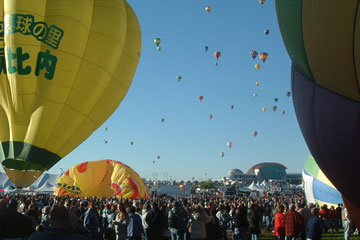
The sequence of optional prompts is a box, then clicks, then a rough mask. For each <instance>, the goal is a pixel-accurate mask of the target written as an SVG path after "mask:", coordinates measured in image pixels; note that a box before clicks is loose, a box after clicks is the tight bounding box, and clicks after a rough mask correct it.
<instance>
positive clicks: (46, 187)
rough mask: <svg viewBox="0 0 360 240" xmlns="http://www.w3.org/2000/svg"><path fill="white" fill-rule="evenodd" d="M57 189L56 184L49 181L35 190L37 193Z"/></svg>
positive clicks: (50, 191) (51, 191)
mask: <svg viewBox="0 0 360 240" xmlns="http://www.w3.org/2000/svg"><path fill="white" fill-rule="evenodd" d="M54 190H55V185H52V184H51V183H49V182H46V183H45V184H44V185H43V186H42V187H40V188H38V189H36V190H35V192H36V193H53V192H54Z"/></svg>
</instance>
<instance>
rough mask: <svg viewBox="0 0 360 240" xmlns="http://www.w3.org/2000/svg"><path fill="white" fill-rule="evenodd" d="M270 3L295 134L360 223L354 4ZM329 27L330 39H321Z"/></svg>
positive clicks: (359, 105)
mask: <svg viewBox="0 0 360 240" xmlns="http://www.w3.org/2000/svg"><path fill="white" fill-rule="evenodd" d="M328 3H329V2H328ZM276 5H277V14H278V19H279V26H280V29H281V33H282V37H283V40H284V43H285V45H286V49H287V51H288V53H289V56H290V58H291V60H292V63H293V64H292V73H291V81H292V82H291V85H292V87H291V89H292V95H293V96H292V97H293V100H294V101H293V102H294V107H295V113H296V117H297V120H298V122H299V126H300V129H301V132H302V134H303V136H304V139H305V141H306V143H307V146H308V147H309V149H310V151H311V154H312V156H314V158H315V161H316V163H317V164H318V165H319V167H320V169H321V170H322V171H323V172H324V174H325V175H326V176H327V178H328V179H329V180H330V181H331V182H332V183H333V184H334V186H335V187H336V188H337V189H338V190H339V191H340V192H341V193H342V195H343V199H344V201H345V204H346V206H347V207H350V208H349V209H348V210H349V213H350V216H351V218H352V220H354V219H355V223H356V224H357V226H358V227H360V219H358V217H359V216H360V192H359V191H354V183H358V182H360V174H358V171H359V170H358V169H360V161H359V159H360V148H359V146H360V138H359V132H360V124H359V115H360V91H359V76H360V75H359V66H360V65H359V57H358V56H359V54H360V48H359V44H360V41H359V36H360V35H359V34H358V31H359V28H358V21H359V15H358V4H357V2H356V1H332V2H331V3H330V4H325V5H324V1H311V0H301V1H296V3H295V4H288V3H286V2H285V1H276ZM310 6H311V7H310ZM315 23H316V24H315ZM295 26H296V27H295ZM329 31H330V32H331V35H332V37H331V38H330V39H326V40H324V39H321V38H323V36H324V35H326V34H328V33H329ZM324 56H326V57H324ZM340 113H341V114H340Z"/></svg>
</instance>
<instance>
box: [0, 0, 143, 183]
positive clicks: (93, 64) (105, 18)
mask: <svg viewBox="0 0 360 240" xmlns="http://www.w3.org/2000/svg"><path fill="white" fill-rule="evenodd" d="M0 8H1V11H0V12H1V13H0V15H1V18H2V19H5V25H6V24H8V25H9V26H11V28H6V31H4V36H3V37H1V39H0V48H2V49H4V50H5V52H6V57H5V56H4V55H2V56H0V58H1V61H0V62H1V63H2V65H1V66H2V67H1V69H0V70H1V71H2V73H3V74H2V75H1V84H0V99H1V100H0V123H1V125H0V126H1V127H0V139H1V152H2V154H1V157H0V162H1V163H2V166H3V167H4V170H5V171H6V173H7V175H8V176H9V178H10V179H11V181H12V182H13V183H14V184H15V185H16V186H17V187H26V186H29V185H30V184H31V183H32V182H34V181H35V180H36V178H37V177H38V176H40V175H41V173H42V172H44V171H45V170H47V169H49V168H51V167H52V166H53V165H55V164H56V163H57V162H58V161H59V160H60V159H61V158H63V157H65V156H66V155H67V154H69V153H70V152H71V151H72V150H73V149H75V148H76V147H77V146H79V145H80V144H81V143H82V142H83V141H84V140H85V139H87V138H88V137H89V136H90V135H91V133H92V132H94V131H95V130H96V129H97V128H99V127H100V126H101V125H102V124H103V123H104V121H105V120H106V119H107V118H108V117H109V116H110V115H111V114H112V113H113V112H114V111H115V110H116V108H117V107H118V106H119V104H120V102H121V100H122V99H123V98H124V97H125V95H126V93H127V91H128V89H129V87H130V85H131V82H132V78H133V75H134V73H135V71H136V68H137V64H138V61H139V56H140V51H141V33H140V25H139V23H138V20H137V17H136V15H135V13H134V12H133V10H132V9H131V7H130V6H129V5H128V3H127V2H126V1H124V0H109V1H107V2H106V3H102V2H101V1H97V2H96V3H94V2H93V1H46V2H44V1H8V0H5V1H3V3H2V4H1V6H0ZM79 9H83V10H84V12H82V13H81V12H79ZM85 10H86V11H85ZM85 12H87V13H88V12H91V13H94V14H85ZM119 12H121V13H122V14H119ZM10 23H11V24H10Z"/></svg>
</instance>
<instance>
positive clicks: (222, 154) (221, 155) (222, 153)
mask: <svg viewBox="0 0 360 240" xmlns="http://www.w3.org/2000/svg"><path fill="white" fill-rule="evenodd" d="M224 156H225V153H224V152H221V153H220V157H224ZM205 175H206V173H205Z"/></svg>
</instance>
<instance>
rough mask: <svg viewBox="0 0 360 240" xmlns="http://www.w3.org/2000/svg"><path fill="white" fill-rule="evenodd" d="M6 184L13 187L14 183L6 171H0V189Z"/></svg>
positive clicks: (5, 186)
mask: <svg viewBox="0 0 360 240" xmlns="http://www.w3.org/2000/svg"><path fill="white" fill-rule="evenodd" d="M8 186H10V187H15V185H14V184H13V183H12V182H11V180H10V179H9V177H8V176H7V175H6V173H0V189H5V188H7V187H8Z"/></svg>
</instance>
